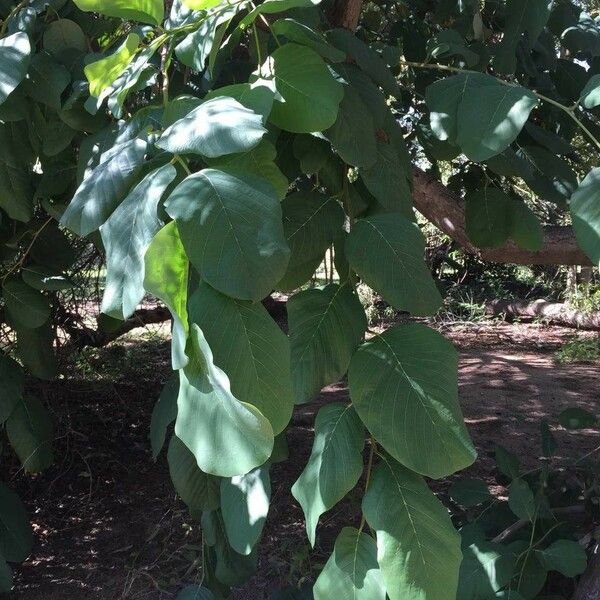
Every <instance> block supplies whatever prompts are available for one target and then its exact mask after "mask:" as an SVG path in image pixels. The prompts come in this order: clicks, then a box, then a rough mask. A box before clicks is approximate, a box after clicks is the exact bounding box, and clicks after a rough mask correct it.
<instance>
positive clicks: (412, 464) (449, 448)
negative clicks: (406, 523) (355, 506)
mask: <svg viewBox="0 0 600 600" xmlns="http://www.w3.org/2000/svg"><path fill="white" fill-rule="evenodd" d="M457 369H458V355H457V352H456V350H455V349H454V347H453V346H452V344H451V343H450V342H449V341H448V340H446V339H445V338H444V337H443V336H442V335H440V334H439V333H438V332H437V331H434V330H433V329H429V328H428V327H425V326H424V325H420V324H417V323H413V324H409V325H400V326H396V327H392V328H390V329H388V330H387V331H386V332H385V333H383V334H381V335H379V336H377V337H375V338H373V339H372V340H371V341H369V342H367V343H365V344H363V345H362V346H361V347H360V348H359V349H358V351H357V352H356V354H355V355H354V356H353V358H352V361H351V363H350V368H349V370H348V385H349V388H350V397H351V398H352V403H353V405H354V407H355V408H356V412H357V413H358V415H359V417H360V418H361V419H362V421H363V423H364V424H365V425H366V426H367V429H368V430H369V431H370V432H371V433H372V434H373V436H374V437H375V439H376V440H377V441H378V442H380V443H381V445H382V446H383V447H384V448H385V449H386V451H387V452H389V453H390V454H391V455H392V456H393V457H394V458H395V459H396V460H398V461H400V462H401V463H402V464H403V465H405V466H406V467H408V468H409V469H412V470H413V471H416V472H417V473H421V474H422V475H427V476H428V477H433V478H435V479H438V478H440V477H444V476H445V475H450V474H452V473H454V472H456V471H459V470H460V469H464V468H465V467H468V466H469V465H470V464H471V463H472V462H473V461H474V460H475V457H476V453H475V449H474V448H473V444H472V443H471V439H470V438H469V434H468V432H467V429H466V427H465V425H464V422H463V417H462V413H461V410H460V405H459V403H458V383H457Z"/></svg>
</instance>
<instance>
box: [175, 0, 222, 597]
mask: <svg viewBox="0 0 600 600" xmlns="http://www.w3.org/2000/svg"><path fill="white" fill-rule="evenodd" d="M186 1H189V0H186ZM219 1H221V0H219ZM213 599H214V596H213V595H212V592H211V591H210V590H207V589H206V588H205V587H202V586H200V585H188V586H186V587H184V588H183V589H182V590H181V591H180V592H179V594H177V598H176V599H175V600H213Z"/></svg>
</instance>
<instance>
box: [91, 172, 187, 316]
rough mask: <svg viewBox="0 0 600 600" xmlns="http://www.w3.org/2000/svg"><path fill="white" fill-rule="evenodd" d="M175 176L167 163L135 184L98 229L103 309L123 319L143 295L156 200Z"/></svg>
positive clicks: (156, 224)
mask: <svg viewBox="0 0 600 600" xmlns="http://www.w3.org/2000/svg"><path fill="white" fill-rule="evenodd" d="M176 175H177V171H176V170H175V167H174V166H173V165H170V164H167V165H165V166H163V167H160V168H159V169H155V170H154V171H151V172H150V173H148V175H146V176H145V177H144V179H142V181H140V183H138V184H137V185H136V186H135V187H134V188H133V190H132V191H131V192H130V193H129V195H128V196H127V197H126V198H125V200H124V201H123V202H122V203H121V204H120V205H119V206H118V207H117V209H116V210H115V212H113V214H112V215H111V216H110V217H109V219H108V221H106V223H105V224H104V225H102V227H101V228H100V233H101V235H102V242H103V243H104V249H105V250H106V287H105V289H104V297H103V299H102V312H103V313H105V314H107V315H109V316H111V317H115V318H117V319H121V320H123V321H124V320H125V319H127V318H128V317H129V316H131V315H132V314H133V312H134V311H135V309H136V307H137V305H138V304H139V303H140V302H141V300H142V298H143V297H144V294H145V290H144V255H145V253H146V250H147V249H148V246H149V245H150V243H151V241H152V239H153V238H154V236H155V235H156V233H157V232H158V230H159V229H160V228H161V226H162V222H161V221H160V219H159V218H158V215H157V211H158V203H159V202H160V200H161V198H162V196H163V194H164V193H165V191H166V190H167V188H168V186H169V185H170V184H171V183H172V181H173V180H174V179H175V177H176Z"/></svg>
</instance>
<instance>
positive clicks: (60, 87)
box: [23, 52, 71, 110]
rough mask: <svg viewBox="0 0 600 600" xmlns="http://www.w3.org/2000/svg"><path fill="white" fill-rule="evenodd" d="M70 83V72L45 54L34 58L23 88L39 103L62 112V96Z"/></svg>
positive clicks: (36, 55)
mask: <svg viewBox="0 0 600 600" xmlns="http://www.w3.org/2000/svg"><path fill="white" fill-rule="evenodd" d="M70 82H71V75H70V73H69V71H68V70H67V69H66V68H65V67H64V66H63V65H61V64H60V63H58V62H56V61H55V60H54V59H53V58H52V57H51V56H50V55H49V54H47V53H45V52H43V53H40V54H35V55H34V56H33V57H32V59H31V63H30V65H29V72H28V74H27V79H26V80H25V81H24V82H23V88H24V89H25V90H26V91H27V94H28V95H29V96H30V97H31V98H33V99H34V100H36V101H37V102H41V103H42V104H47V105H48V106H49V107H50V108H54V109H55V110H60V108H61V104H62V103H61V95H62V93H63V92H64V91H65V89H66V88H67V86H68V85H69V83H70Z"/></svg>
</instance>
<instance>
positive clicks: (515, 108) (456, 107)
mask: <svg viewBox="0 0 600 600" xmlns="http://www.w3.org/2000/svg"><path fill="white" fill-rule="evenodd" d="M537 102H538V100H537V98H536V96H535V95H534V94H533V93H532V92H530V91H529V90H526V89H525V88H522V87H520V86H517V85H505V84H503V83H501V82H500V81H499V80H498V79H496V78H495V77H492V76H491V75H485V74H483V73H461V74H459V75H454V76H452V77H448V78H446V79H441V80H440V81H437V82H435V83H433V84H431V85H430V86H429V87H428V88H427V105H428V106H429V109H430V110H431V129H432V131H433V133H434V134H435V135H436V136H437V137H438V139H440V140H448V141H449V142H450V143H452V144H454V145H456V146H459V147H460V149H461V150H462V151H463V152H464V154H466V155H467V157H468V158H469V159H471V160H473V161H484V160H487V159H489V158H491V157H492V156H495V155H496V154H500V153H501V152H502V151H503V150H505V149H506V148H508V146H510V144H511V143H512V142H513V141H514V140H515V139H516V137H517V136H518V135H519V133H520V131H521V129H522V128H523V126H524V125H525V123H526V121H527V119H528V118H529V114H530V112H531V111H532V110H533V108H534V107H535V106H536V104H537Z"/></svg>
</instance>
